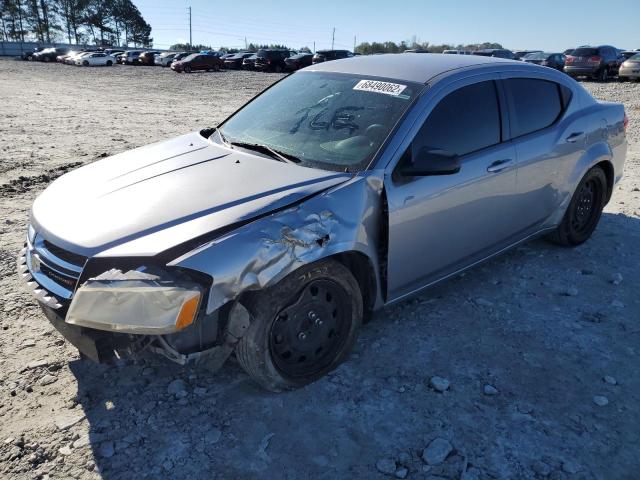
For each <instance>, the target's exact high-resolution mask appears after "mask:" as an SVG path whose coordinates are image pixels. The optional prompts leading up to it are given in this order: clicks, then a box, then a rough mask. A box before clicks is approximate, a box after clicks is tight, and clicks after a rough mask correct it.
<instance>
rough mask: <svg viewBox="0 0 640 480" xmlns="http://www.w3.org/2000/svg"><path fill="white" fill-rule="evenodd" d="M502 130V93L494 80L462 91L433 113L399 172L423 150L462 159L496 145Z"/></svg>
mask: <svg viewBox="0 0 640 480" xmlns="http://www.w3.org/2000/svg"><path fill="white" fill-rule="evenodd" d="M501 129H502V125H501V120H500V107H499V103H498V92H497V90H496V85H495V82H494V81H493V80H489V81H485V82H479V83H474V84H472V85H468V86H466V87H462V88H459V89H458V90H455V91H454V92H451V93H450V94H448V95H447V96H446V97H444V98H443V99H442V100H440V103H438V104H437V105H436V107H435V108H434V109H433V110H432V111H431V113H430V114H429V116H428V117H427V119H426V120H425V122H424V124H423V125H422V127H421V128H420V131H419V132H418V133H417V135H416V136H415V138H414V139H413V142H412V143H411V145H410V146H409V148H408V149H407V151H406V152H405V153H404V154H403V156H402V158H401V159H400V161H399V162H398V166H397V167H396V169H395V172H398V171H399V170H400V169H401V168H402V166H405V165H407V163H409V162H412V161H413V158H415V155H416V154H417V153H418V152H419V151H420V149H421V148H423V147H426V148H427V150H444V151H445V152H448V153H453V154H455V155H458V156H460V157H461V156H464V155H467V154H469V153H473V152H476V151H478V150H482V149H484V148H487V147H491V146H493V145H496V144H498V143H500V142H501V139H502V135H501ZM394 177H396V175H395V174H394ZM396 178H397V177H396Z"/></svg>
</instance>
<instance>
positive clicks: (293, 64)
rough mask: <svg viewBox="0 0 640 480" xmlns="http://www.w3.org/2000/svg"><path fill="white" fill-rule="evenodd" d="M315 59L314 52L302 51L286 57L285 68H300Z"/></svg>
mask: <svg viewBox="0 0 640 480" xmlns="http://www.w3.org/2000/svg"><path fill="white" fill-rule="evenodd" d="M312 61H313V53H311V52H301V53H296V54H295V55H292V56H290V57H289V58H285V59H284V64H285V68H286V69H287V70H288V71H290V72H293V71H296V70H300V69H301V68H304V67H308V66H309V65H311V62H312Z"/></svg>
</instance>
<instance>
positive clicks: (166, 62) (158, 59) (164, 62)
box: [153, 52, 178, 67]
mask: <svg viewBox="0 0 640 480" xmlns="http://www.w3.org/2000/svg"><path fill="white" fill-rule="evenodd" d="M177 54H178V52H164V53H161V54H160V55H156V56H155V58H154V60H153V62H154V63H155V64H156V65H160V66H161V67H168V66H170V65H171V63H172V62H173V59H174V58H175V57H176V55H177Z"/></svg>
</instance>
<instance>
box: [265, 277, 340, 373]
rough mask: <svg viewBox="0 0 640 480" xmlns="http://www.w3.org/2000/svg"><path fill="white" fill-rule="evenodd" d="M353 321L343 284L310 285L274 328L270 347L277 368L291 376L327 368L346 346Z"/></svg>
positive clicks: (280, 313) (284, 309) (272, 326)
mask: <svg viewBox="0 0 640 480" xmlns="http://www.w3.org/2000/svg"><path fill="white" fill-rule="evenodd" d="M350 318H351V303H350V302H349V297H348V294H347V292H346V291H345V290H344V289H343V288H342V287H341V286H340V285H338V284H337V283H335V282H334V281H332V280H326V279H321V280H315V281H313V282H310V283H307V284H306V285H305V287H304V288H303V289H302V291H301V292H300V293H299V295H298V298H297V299H296V301H295V303H293V304H292V305H289V306H288V307H285V308H283V309H282V310H281V311H280V312H278V313H277V315H276V318H275V320H274V322H273V323H272V325H271V331H270V334H269V348H270V351H271V355H272V357H273V360H274V363H275V365H276V368H278V370H279V371H280V372H282V373H283V374H284V375H286V376H289V377H307V376H314V375H316V374H317V373H318V372H319V371H322V370H323V369H325V368H326V367H327V366H328V365H330V364H331V362H332V361H333V358H334V357H335V356H336V353H337V352H339V351H340V349H341V348H342V346H343V345H344V342H345V340H346V338H347V334H348V332H349V323H350Z"/></svg>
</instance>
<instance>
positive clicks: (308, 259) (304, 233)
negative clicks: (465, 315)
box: [169, 172, 386, 313]
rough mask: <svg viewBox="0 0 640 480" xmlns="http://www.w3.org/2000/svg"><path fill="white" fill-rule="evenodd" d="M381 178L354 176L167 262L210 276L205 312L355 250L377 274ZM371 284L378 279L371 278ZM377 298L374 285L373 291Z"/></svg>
mask: <svg viewBox="0 0 640 480" xmlns="http://www.w3.org/2000/svg"><path fill="white" fill-rule="evenodd" d="M382 189H383V181H382V178H381V177H380V176H378V175H376V174H375V173H374V172H367V174H364V175H360V176H356V177H354V178H353V179H351V180H350V181H348V182H345V183H343V184H341V185H339V186H337V187H334V188H333V189H330V190H328V191H326V192H324V193H322V194H320V195H317V196H315V197H313V198H311V199H309V200H306V201H305V202H302V203H301V204H298V205H296V206H293V207H291V208H288V209H286V210H283V211H281V212H277V213H274V214H272V215H268V216H266V217H263V218H260V219H258V220H256V221H253V222H251V223H249V224H247V225H244V226H241V227H239V228H238V229H236V230H234V231H233V232H231V233H229V234H227V235H224V236H222V237H221V238H217V239H215V240H213V241H211V242H208V243H206V244H204V245H201V246H200V247H198V248H196V249H194V250H192V251H190V252H189V253H187V254H185V255H183V256H181V257H180V258H177V259H176V260H174V261H172V262H170V263H169V265H171V266H179V267H184V268H188V269H191V270H197V271H199V272H202V273H205V274H207V275H209V276H211V277H212V278H213V284H212V286H211V289H210V293H209V297H208V302H207V306H206V311H207V313H211V312H213V311H215V310H216V309H218V308H220V307H221V306H222V305H224V304H225V303H227V302H229V301H231V300H233V299H235V298H237V297H238V296H239V295H240V294H241V293H243V292H246V291H249V290H260V289H263V288H266V287H269V286H271V285H273V284H275V283H277V282H278V281H279V280H281V279H282V278H284V277H285V276H286V275H288V274H289V273H291V272H293V271H295V270H296V269H297V268H299V267H300V266H302V265H305V264H309V263H312V262H315V261H317V260H320V259H322V258H326V257H329V256H332V255H335V254H338V253H343V252H354V251H355V252H360V253H362V254H364V255H366V256H367V257H368V258H369V260H370V261H371V265H372V266H373V268H374V271H375V275H376V278H379V262H378V243H379V233H380V231H381V229H380V226H381V225H380V222H381V221H386V220H384V219H382V218H381V217H382V214H381V212H382V206H381V193H382ZM375 283H376V285H378V284H379V282H377V281H376V282H375ZM375 297H376V302H375V303H377V301H378V300H379V299H380V286H379V285H378V287H377V292H376V294H375Z"/></svg>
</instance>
